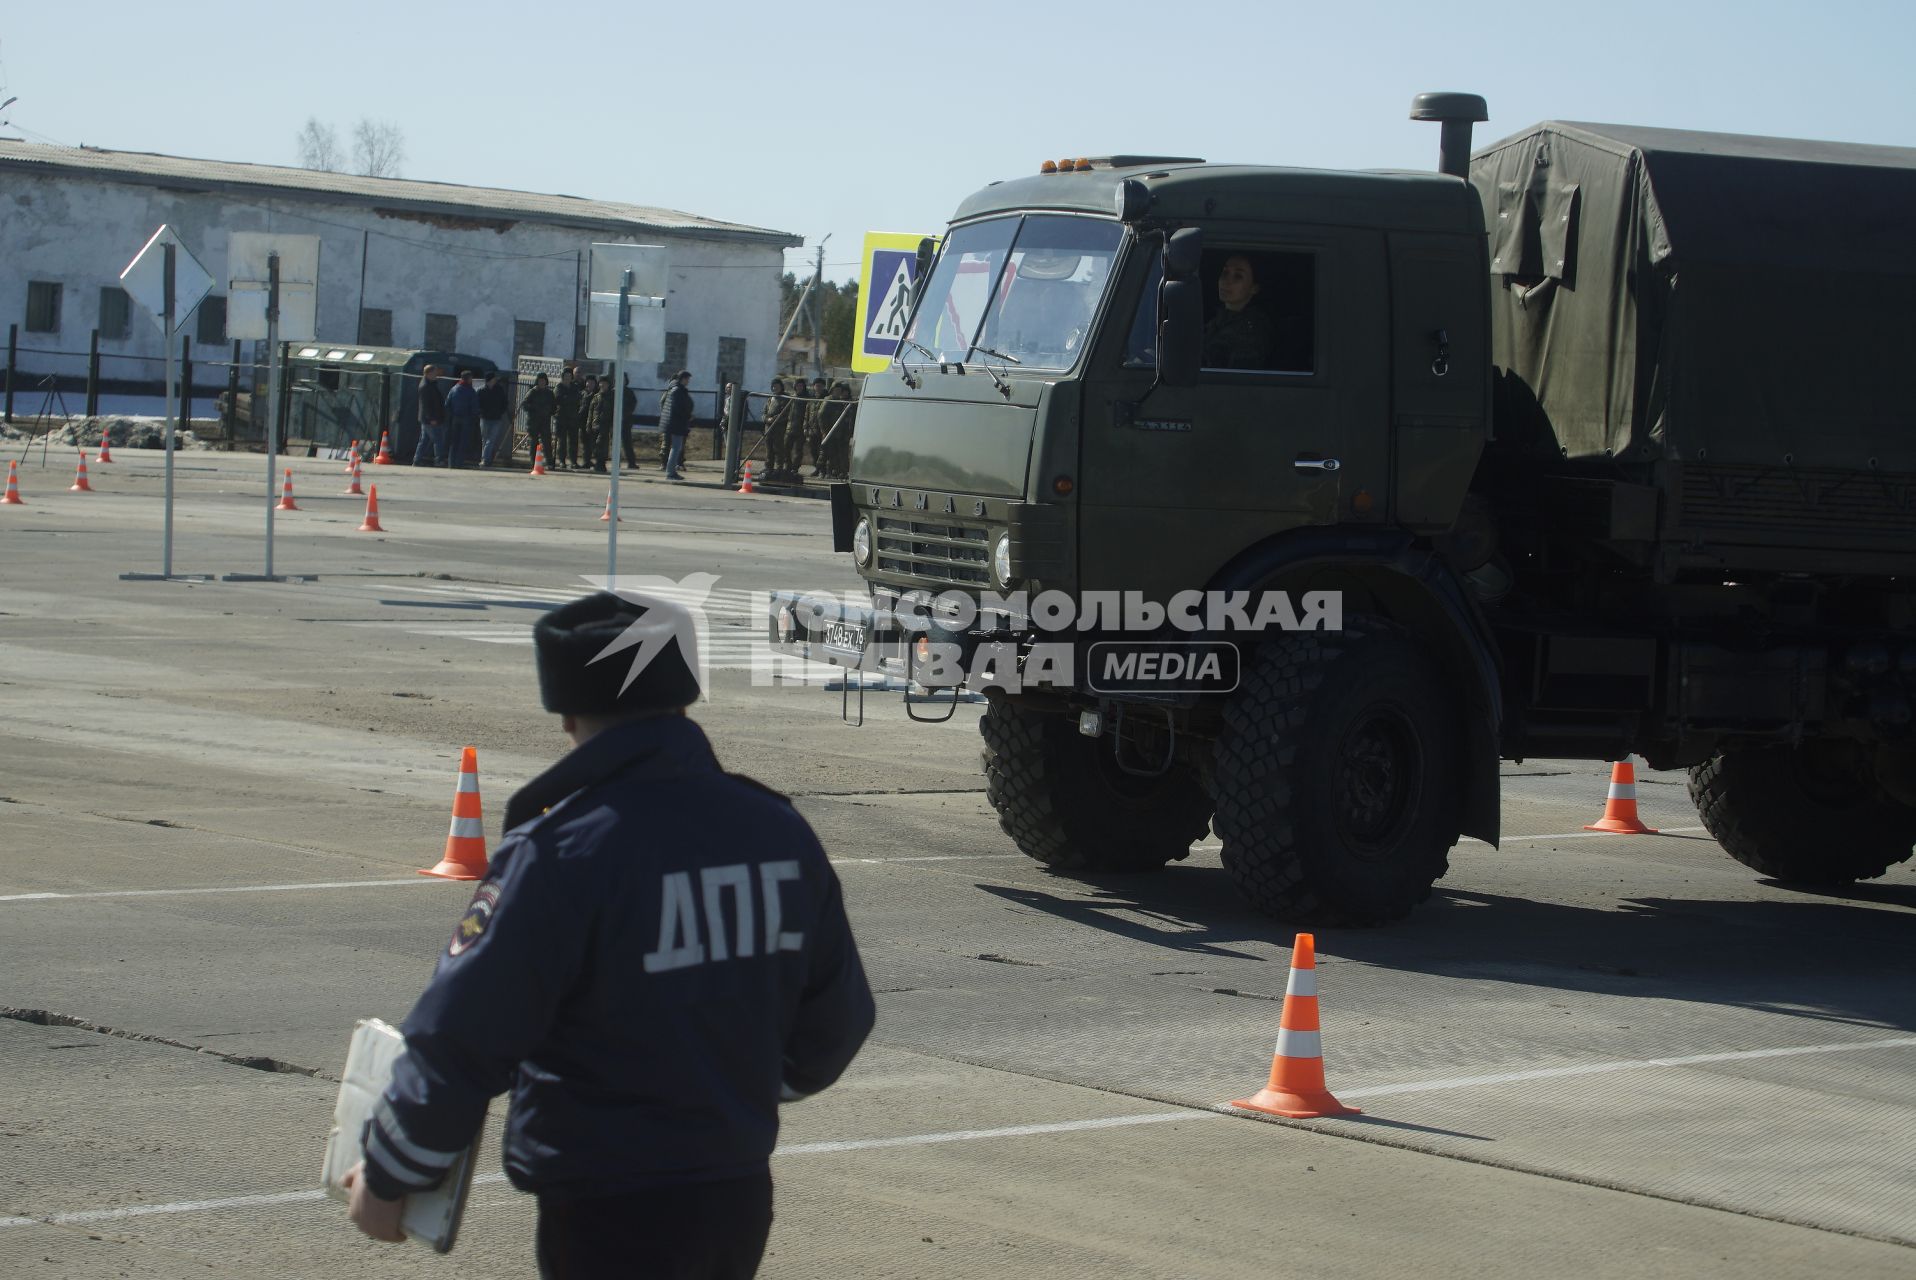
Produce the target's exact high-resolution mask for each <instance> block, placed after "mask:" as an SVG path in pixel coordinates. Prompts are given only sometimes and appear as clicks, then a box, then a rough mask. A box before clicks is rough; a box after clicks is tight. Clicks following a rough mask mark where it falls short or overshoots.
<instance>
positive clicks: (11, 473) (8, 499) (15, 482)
mask: <svg viewBox="0 0 1916 1280" xmlns="http://www.w3.org/2000/svg"><path fill="white" fill-rule="evenodd" d="M26 505H27V503H26V499H24V498H22V497H21V496H20V464H19V463H17V462H9V463H8V464H7V491H6V493H5V494H4V495H0V506H4V507H24V506H26Z"/></svg>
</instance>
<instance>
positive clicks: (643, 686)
mask: <svg viewBox="0 0 1916 1280" xmlns="http://www.w3.org/2000/svg"><path fill="white" fill-rule="evenodd" d="M681 637H689V638H690V639H689V640H688V643H689V644H690V645H691V646H692V647H693V649H694V652H693V653H692V654H691V655H690V658H691V661H696V659H697V653H696V647H697V639H696V636H695V635H694V633H693V630H692V624H691V619H690V616H689V615H688V614H686V612H685V610H684V609H682V608H681V607H679V606H677V605H673V604H671V603H669V602H665V601H655V602H652V603H651V604H650V605H647V604H639V603H635V602H634V601H631V600H627V599H624V598H623V597H620V596H616V595H614V594H612V593H611V592H610V591H599V592H595V593H594V594H592V595H589V596H585V597H584V598H582V599H579V600H574V601H573V602H572V603H571V604H564V605H560V606H559V607H558V608H557V609H554V610H553V611H552V612H551V613H548V614H546V615H545V616H544V617H542V618H540V619H539V620H538V621H537V622H535V623H533V625H532V642H533V644H534V646H535V647H536V648H537V650H538V659H539V696H540V698H541V700H542V701H543V702H544V703H545V708H546V710H547V711H551V712H555V713H557V714H559V715H584V716H609V715H622V714H626V713H629V712H634V711H676V710H679V709H681V708H684V707H689V706H691V705H692V704H693V703H694V702H696V701H698V696H699V681H698V676H697V675H696V674H694V672H693V670H692V666H691V661H688V655H687V654H686V652H685V651H684V648H683V647H682V645H681V643H680V638H681ZM635 664H643V665H639V666H637V667H636V669H635Z"/></svg>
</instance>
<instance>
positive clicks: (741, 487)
mask: <svg viewBox="0 0 1916 1280" xmlns="http://www.w3.org/2000/svg"><path fill="white" fill-rule="evenodd" d="M755 479H756V477H755V476H754V475H753V474H752V464H751V462H749V461H747V462H746V464H745V476H744V478H743V479H741V480H740V481H739V483H738V491H739V492H740V493H757V492H758V485H756V484H755V483H753V481H754V480H755Z"/></svg>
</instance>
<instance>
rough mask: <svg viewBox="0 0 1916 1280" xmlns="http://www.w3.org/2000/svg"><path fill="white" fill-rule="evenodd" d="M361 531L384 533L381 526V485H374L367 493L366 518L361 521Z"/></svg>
mask: <svg viewBox="0 0 1916 1280" xmlns="http://www.w3.org/2000/svg"><path fill="white" fill-rule="evenodd" d="M359 531H360V532H361V533H384V532H386V531H385V530H384V529H382V528H380V527H379V486H378V485H374V486H372V488H371V489H369V490H367V493H366V518H365V520H363V521H361V522H360V526H359Z"/></svg>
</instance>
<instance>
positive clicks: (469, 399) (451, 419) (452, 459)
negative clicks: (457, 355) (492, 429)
mask: <svg viewBox="0 0 1916 1280" xmlns="http://www.w3.org/2000/svg"><path fill="white" fill-rule="evenodd" d="M478 430H479V391H478V389H477V388H475V387H474V386H473V385H472V370H470V369H461V370H460V371H459V381H458V382H457V383H456V384H455V385H454V386H453V389H452V390H451V391H448V392H447V393H446V435H447V443H446V465H447V466H448V467H463V466H465V465H466V446H467V445H468V444H470V443H471V440H472V437H473V435H474V434H475V433H477V432H478Z"/></svg>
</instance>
